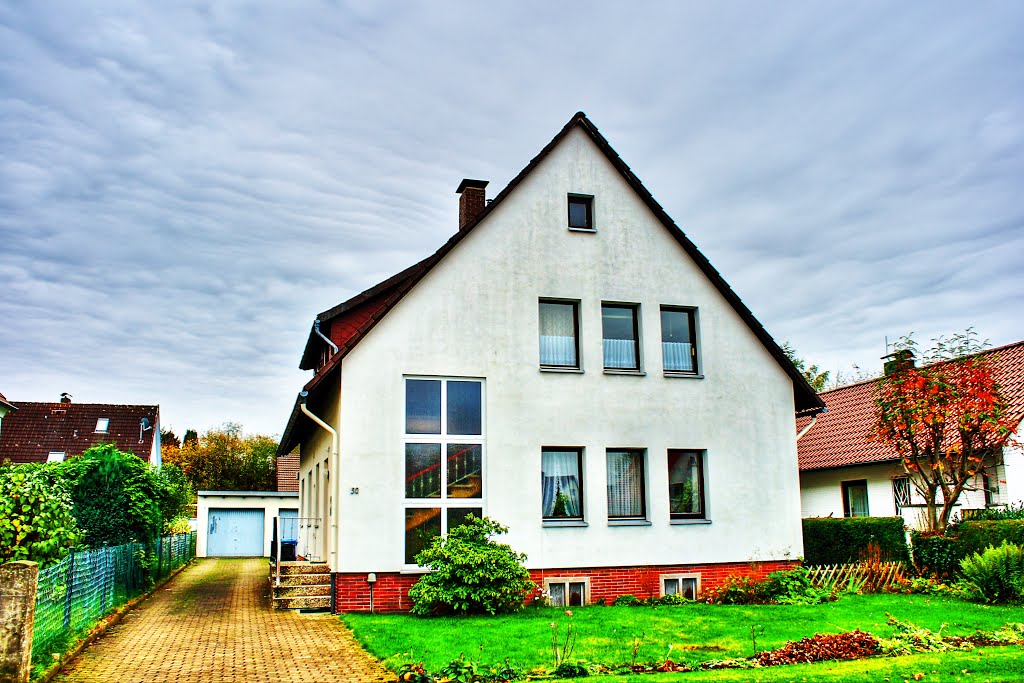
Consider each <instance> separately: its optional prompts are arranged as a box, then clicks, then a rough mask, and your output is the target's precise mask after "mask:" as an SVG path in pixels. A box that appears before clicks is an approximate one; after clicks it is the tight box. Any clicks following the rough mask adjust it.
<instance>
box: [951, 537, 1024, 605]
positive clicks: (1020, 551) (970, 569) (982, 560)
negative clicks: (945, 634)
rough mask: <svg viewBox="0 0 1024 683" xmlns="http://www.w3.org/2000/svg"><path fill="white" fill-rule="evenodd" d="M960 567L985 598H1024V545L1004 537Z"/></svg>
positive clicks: (972, 585) (979, 593) (974, 587)
mask: <svg viewBox="0 0 1024 683" xmlns="http://www.w3.org/2000/svg"><path fill="white" fill-rule="evenodd" d="M960 571H961V572H962V573H963V575H964V580H965V581H967V582H968V583H969V584H970V585H971V587H972V588H973V589H975V590H976V591H977V593H978V596H979V597H980V598H981V599H982V600H983V601H984V602H991V603H994V602H1008V601H1010V600H1016V599H1020V598H1024V548H1022V547H1020V546H1018V545H1014V544H1013V543H1007V542H1006V541H1003V543H1002V545H1000V546H999V547H998V548H997V547H994V546H989V548H987V549H986V550H985V551H984V552H983V553H974V554H972V555H970V556H969V557H965V558H964V560H963V562H961V563H960Z"/></svg>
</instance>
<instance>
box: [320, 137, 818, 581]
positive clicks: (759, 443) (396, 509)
mask: <svg viewBox="0 0 1024 683" xmlns="http://www.w3.org/2000/svg"><path fill="white" fill-rule="evenodd" d="M570 192H572V193H581V194H592V195H594V197H595V198H594V224H595V227H596V228H597V232H596V234H588V233H578V232H571V231H569V230H568V229H567V227H566V210H567V209H566V196H567V193H570ZM453 209H454V206H453ZM548 297H554V298H569V299H579V300H580V301H581V304H580V328H581V329H580V354H581V364H582V368H583V370H584V372H583V374H561V373H548V372H541V371H540V370H539V362H538V300H539V299H540V298H548ZM602 301H616V302H630V303H639V304H640V306H641V321H640V325H641V344H642V349H641V354H642V367H643V370H644V371H645V372H646V376H642V377H637V376H621V375H608V374H605V373H604V372H603V368H602V331H601V302H602ZM661 304H667V305H684V306H697V307H699V316H700V318H699V328H700V331H699V335H700V339H701V345H702V348H701V352H700V359H701V361H702V365H703V374H704V376H705V377H704V379H689V378H688V379H679V378H668V377H665V376H663V374H662V367H661V350H660V349H661V344H660V342H661V325H660V310H659V306H660V305H661ZM404 375H437V376H445V377H460V376H464V377H478V378H484V379H485V387H484V400H485V413H484V419H485V427H484V430H485V451H484V461H485V462H484V487H485V494H484V495H485V499H484V511H485V514H487V515H489V516H491V517H493V518H495V519H497V520H498V521H500V522H502V523H503V524H506V525H508V526H509V527H510V529H511V531H510V534H509V535H508V536H507V537H506V540H507V542H508V543H510V544H511V545H512V546H513V547H514V548H516V549H518V550H521V551H524V552H526V553H527V554H528V555H529V559H528V562H527V564H528V566H530V567H534V568H543V567H585V566H609V565H636V564H661V563H673V562H693V563H703V562H728V561H740V562H742V561H746V560H751V559H787V558H795V557H797V556H799V555H801V554H802V541H801V533H800V517H799V516H800V503H799V488H798V474H797V462H796V444H795V435H794V433H793V426H792V425H793V412H794V408H793V387H792V382H791V380H790V378H789V377H788V376H787V375H786V374H785V372H784V371H783V370H782V369H781V368H780V367H779V365H778V364H777V362H776V361H775V360H774V358H772V357H771V356H770V354H769V353H768V352H767V351H766V350H765V349H764V348H763V346H762V345H761V343H760V342H759V341H758V340H757V339H756V337H755V336H754V335H753V333H752V332H751V331H750V330H749V328H747V326H746V325H745V324H744V323H743V321H742V320H741V319H740V318H739V316H738V315H737V314H736V313H735V311H734V310H733V309H732V308H731V307H730V306H729V305H728V303H727V302H726V301H725V300H724V299H723V298H722V296H721V295H720V294H719V292H718V291H717V290H716V289H715V288H714V287H713V285H711V284H710V283H709V282H708V281H707V280H706V278H705V277H704V275H703V274H702V273H701V272H700V270H699V269H698V268H697V267H696V265H694V264H693V263H692V262H691V261H690V260H689V257H688V256H686V254H685V252H684V251H683V250H682V248H681V247H680V246H679V245H678V244H677V243H676V242H675V241H674V240H673V239H672V238H671V236H670V235H669V234H668V233H667V231H666V230H665V229H664V227H663V226H662V225H661V224H660V223H659V222H658V221H657V220H656V219H655V218H654V216H653V215H651V214H650V212H649V211H648V209H647V208H646V207H645V206H644V205H643V203H642V202H641V201H640V199H639V198H638V197H637V196H636V195H635V193H634V192H633V191H632V189H631V188H629V186H628V185H627V184H626V183H625V181H623V180H622V178H621V176H619V174H618V173H617V171H615V169H614V168H613V167H612V165H611V164H610V163H609V162H608V161H607V159H605V158H604V156H603V155H602V154H601V153H600V151H599V150H598V149H597V148H596V147H595V146H594V145H593V143H592V142H591V141H590V140H589V138H587V137H586V136H585V135H584V134H583V133H582V132H581V131H580V130H579V129H577V130H575V131H574V132H572V133H570V134H569V135H568V136H567V137H566V138H565V139H564V140H563V142H562V143H561V144H560V145H559V146H558V147H557V148H556V149H555V150H553V151H552V153H551V154H550V155H549V156H548V157H547V158H546V159H545V160H544V161H543V162H542V163H541V164H540V165H539V167H538V168H537V169H536V170H535V171H534V172H533V173H532V174H531V175H530V176H529V177H527V178H526V179H524V180H523V182H522V183H521V184H520V185H519V187H517V188H516V189H515V191H513V192H512V193H511V194H510V195H509V196H508V197H507V198H506V199H505V200H504V201H503V202H502V204H501V205H499V206H498V207H496V208H495V210H494V211H492V212H491V214H490V215H489V216H488V217H487V219H486V220H485V221H483V222H482V223H481V224H480V225H479V226H477V227H476V228H475V229H474V231H473V232H472V233H471V234H470V235H468V236H467V237H466V239H464V240H463V241H462V242H461V243H460V244H459V245H458V246H457V247H456V248H455V249H454V250H453V251H452V252H451V253H450V254H449V255H448V256H446V257H445V259H444V260H443V261H442V262H441V263H440V264H439V265H438V266H437V267H435V269H434V270H433V271H432V272H430V273H429V274H428V275H427V276H426V277H425V278H424V279H423V280H422V281H421V282H420V283H419V284H418V285H417V286H416V287H415V288H414V289H413V290H412V291H411V292H410V293H409V294H407V295H406V297H405V298H404V299H403V300H402V301H401V302H400V303H399V304H398V306H397V307H395V308H394V309H393V310H392V311H391V312H390V313H389V314H388V315H387V316H386V317H385V318H384V319H383V320H382V321H381V322H380V323H378V325H377V326H376V327H375V328H374V329H373V330H372V331H371V332H370V333H369V334H368V335H367V336H366V338H364V339H363V340H362V342H360V344H359V345H358V346H357V347H356V348H355V349H354V350H353V351H352V352H351V353H350V354H349V356H348V357H347V358H345V360H344V361H343V364H342V386H341V394H342V395H343V396H344V401H343V403H342V406H341V411H340V416H341V457H342V461H341V482H340V483H341V487H340V490H341V492H342V495H341V500H340V501H339V502H340V512H341V519H340V528H339V536H340V544H341V545H340V549H341V550H340V555H341V557H340V561H339V567H338V569H339V570H340V571H344V572H368V571H395V570H399V569H401V568H402V566H403V564H402V562H403V558H402V553H403V544H404V509H405V500H404V498H403V496H404V477H405V474H404V451H403V441H402V437H403V429H404V389H403V386H404V385H403V376H404ZM542 446H582V447H584V448H585V449H586V450H585V455H584V465H585V472H584V505H585V508H586V512H585V514H586V521H587V522H588V524H589V526H587V527H585V528H545V527H543V526H542V520H541V477H540V461H541V447H542ZM615 447H634V448H645V449H647V479H648V482H647V483H648V486H647V501H648V502H647V504H648V513H649V514H648V517H649V519H650V521H651V525H650V526H627V527H609V525H608V522H607V507H606V500H607V499H606V493H605V480H606V470H605V468H606V462H605V449H606V448H615ZM669 448H694V449H706V451H707V469H706V472H707V475H706V477H707V485H706V500H707V510H708V518H709V519H710V520H712V523H711V524H694V525H670V523H669V509H668V476H667V465H666V451H667V449H669ZM306 462H307V461H306V457H305V452H304V455H303V465H304V466H305V465H306ZM353 487H357V488H358V489H359V493H358V494H353V493H352V492H351V489H352V488H353ZM466 503H467V505H471V504H472V501H468V500H467V501H466Z"/></svg>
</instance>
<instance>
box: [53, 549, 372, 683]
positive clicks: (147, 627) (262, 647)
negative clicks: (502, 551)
mask: <svg viewBox="0 0 1024 683" xmlns="http://www.w3.org/2000/svg"><path fill="white" fill-rule="evenodd" d="M388 678H389V676H388V674H387V672H386V671H385V670H384V669H383V668H382V667H380V666H379V665H378V664H377V663H376V662H375V661H374V660H373V659H372V658H371V657H370V656H369V655H368V654H366V653H365V652H364V651H363V650H362V649H361V648H360V647H359V645H358V644H357V643H356V641H355V639H354V638H353V637H352V634H351V633H350V632H349V630H348V629H347V628H345V626H344V624H342V623H341V620H340V619H338V618H337V617H332V616H331V615H330V614H300V613H298V612H293V611H274V610H271V609H270V590H269V586H268V583H267V561H266V560H265V559H244V560H235V559H206V560H199V561H198V562H197V564H196V565H195V566H193V567H190V568H188V569H186V570H185V571H183V572H182V573H181V574H179V575H178V576H177V577H176V578H175V579H174V580H172V581H171V582H170V583H168V584H167V585H165V586H164V587H163V588H161V589H159V590H158V591H157V593H156V594H154V595H153V596H152V597H150V598H149V599H148V600H146V601H145V602H143V603H142V605H141V606H139V607H138V608H136V609H135V610H133V611H131V612H129V613H128V614H127V615H125V617H124V619H123V620H122V621H121V623H120V624H118V625H117V626H114V627H113V628H111V629H110V630H109V631H107V633H106V635H104V636H103V637H102V638H101V639H99V640H98V641H96V642H95V643H93V645H92V646H90V647H88V648H86V650H85V652H83V653H82V654H81V656H79V657H78V658H77V659H76V660H74V661H73V662H72V663H71V664H70V665H69V667H68V670H67V671H66V672H65V673H64V674H62V675H61V676H59V677H58V678H57V679H56V680H57V681H62V682H66V683H71V682H72V681H75V682H85V681H90V682H91V681H103V682H105V683H106V682H111V683H113V682H115V681H116V682H117V683H133V682H138V683H165V682H167V683H170V682H172V681H173V682H175V683H177V682H178V681H181V682H182V683H189V682H195V683H213V682H215V681H239V682H242V681H245V682H246V683H250V682H251V683H262V682H264V681H265V682H267V683H270V682H275V683H276V682H277V681H304V682H308V681H319V682H324V683H328V682H330V683H334V682H340V681H346V682H347V681H353V682H358V683H363V682H366V681H381V680H387V679H388Z"/></svg>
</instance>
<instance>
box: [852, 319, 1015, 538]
mask: <svg viewBox="0 0 1024 683" xmlns="http://www.w3.org/2000/svg"><path fill="white" fill-rule="evenodd" d="M985 346H987V342H978V341H977V337H976V334H975V332H974V331H973V330H972V329H968V330H967V331H966V332H965V333H962V334H956V335H953V336H952V337H950V338H949V339H946V338H943V337H939V338H938V339H935V340H933V347H932V348H931V349H929V350H928V351H927V352H926V353H925V355H924V357H923V360H924V361H925V362H926V363H927V364H926V365H924V366H922V367H914V364H913V361H912V358H913V356H914V355H915V353H914V352H915V350H916V344H915V343H914V341H913V340H912V339H911V338H910V337H904V338H903V339H901V340H900V342H898V343H897V346H896V348H897V350H896V353H895V354H893V355H894V356H895V357H896V360H895V361H894V366H895V368H894V370H893V371H892V372H890V373H888V374H887V375H886V376H885V377H882V378H881V379H879V380H878V385H877V387H876V390H875V425H874V429H873V430H872V432H871V434H869V436H868V438H873V439H877V440H878V441H879V442H881V443H884V444H888V445H890V446H892V447H893V448H894V449H895V450H896V452H897V453H898V454H899V456H900V458H901V460H902V462H903V467H904V468H905V469H906V471H907V474H908V475H909V477H910V481H911V483H912V484H913V485H914V488H915V489H917V491H918V493H920V494H921V496H922V497H923V498H924V502H925V506H926V517H925V522H926V524H927V526H928V529H929V530H931V531H941V530H943V529H945V528H946V525H947V524H948V523H949V519H950V516H951V515H952V514H953V509H954V506H955V505H956V502H957V500H959V498H960V494H961V493H963V492H964V491H973V490H977V486H976V485H975V481H976V476H977V475H978V474H979V473H981V472H983V471H984V469H985V468H986V467H989V468H991V467H994V466H996V465H998V464H999V463H1000V462H1001V459H1002V446H1004V445H1007V441H1008V440H1009V439H1011V438H1012V437H1011V435H1012V433H1013V429H1014V425H1013V423H1012V422H1011V420H1010V419H1009V418H1008V417H1007V403H1006V400H1005V399H1004V398H1003V396H1002V394H1001V393H1000V389H999V384H998V383H997V382H996V380H995V375H994V371H993V365H992V358H991V357H989V356H986V355H979V352H980V351H982V350H983V349H984V347H985ZM940 494H941V497H940Z"/></svg>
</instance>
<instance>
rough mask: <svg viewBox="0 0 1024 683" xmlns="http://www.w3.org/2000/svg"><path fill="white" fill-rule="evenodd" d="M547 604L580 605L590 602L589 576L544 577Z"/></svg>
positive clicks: (560, 605) (556, 605)
mask: <svg viewBox="0 0 1024 683" xmlns="http://www.w3.org/2000/svg"><path fill="white" fill-rule="evenodd" d="M544 590H545V591H546V592H547V594H548V604H549V605H551V606H552V607H582V606H583V605H586V604H589V603H590V578H589V577H585V576H572V577H566V578H562V577H554V578H550V579H544Z"/></svg>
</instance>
